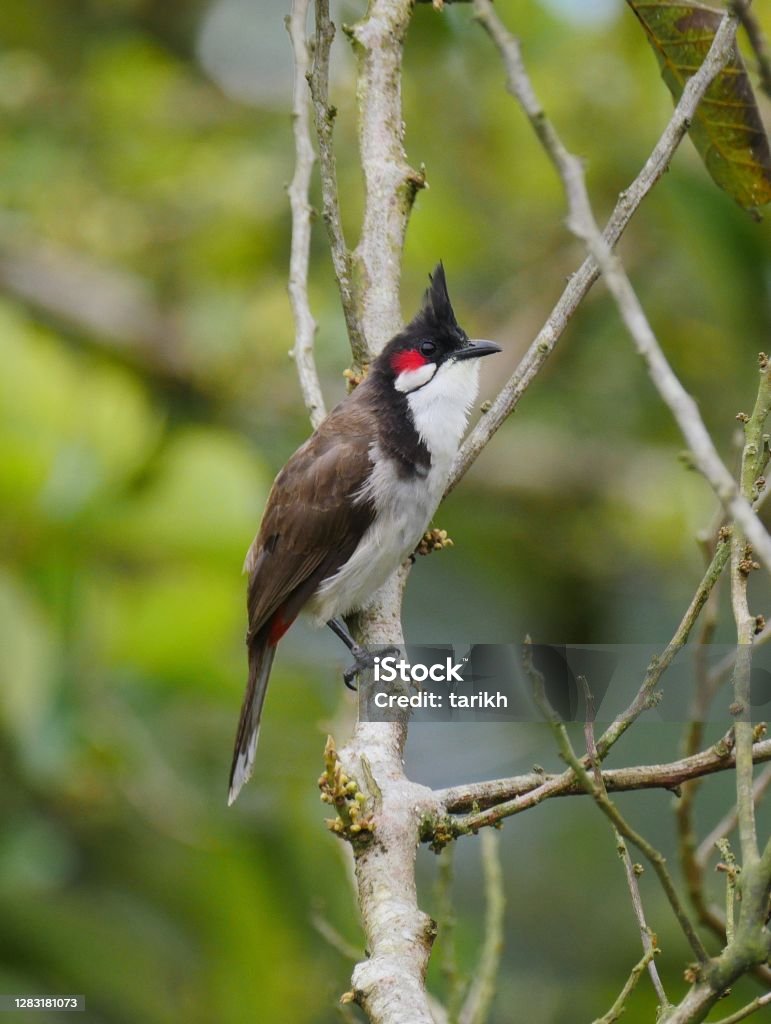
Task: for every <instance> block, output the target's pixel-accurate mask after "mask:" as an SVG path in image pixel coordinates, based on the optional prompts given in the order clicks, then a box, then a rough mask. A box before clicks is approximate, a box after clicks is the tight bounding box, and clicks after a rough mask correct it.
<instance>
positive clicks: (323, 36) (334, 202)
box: [307, 0, 369, 366]
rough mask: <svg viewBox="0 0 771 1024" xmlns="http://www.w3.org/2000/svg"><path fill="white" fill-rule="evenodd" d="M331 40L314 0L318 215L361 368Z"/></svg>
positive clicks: (322, 8)
mask: <svg viewBox="0 0 771 1024" xmlns="http://www.w3.org/2000/svg"><path fill="white" fill-rule="evenodd" d="M334 37H335V26H334V25H333V24H332V22H331V21H330V19H329V0H316V38H315V43H314V47H313V63H312V67H311V71H310V74H309V75H308V76H307V77H308V84H309V86H310V91H311V97H312V99H313V113H314V120H315V124H316V137H317V139H318V144H319V169H320V171H321V202H322V211H323V218H324V223H325V224H326V227H327V236H328V238H329V249H330V253H331V255H332V266H333V267H334V270H335V277H336V278H337V284H338V288H339V290H340V302H341V304H342V307H343V316H344V317H345V326H346V328H347V330H348V340H349V342H350V345H351V352H352V353H353V358H354V362H355V363H356V364H357V365H358V366H363V365H364V364H365V363H368V362H369V352H368V350H367V341H366V338H365V337H364V333H363V331H362V327H361V323H360V320H359V315H358V299H357V294H356V289H355V287H354V283H353V278H352V267H351V254H350V252H349V251H348V247H347V245H346V244H345V235H344V233H343V222H342V219H341V216H340V200H339V196H338V190H337V162H336V160H335V150H334V146H333V143H332V128H333V125H334V122H335V117H336V116H337V110H336V108H335V107H333V106H330V103H329V51H330V49H331V46H332V40H333V39H334Z"/></svg>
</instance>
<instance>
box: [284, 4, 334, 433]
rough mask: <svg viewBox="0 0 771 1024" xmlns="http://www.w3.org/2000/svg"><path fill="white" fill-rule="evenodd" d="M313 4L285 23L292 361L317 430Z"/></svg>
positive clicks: (295, 7) (320, 401) (320, 403)
mask: <svg viewBox="0 0 771 1024" xmlns="http://www.w3.org/2000/svg"><path fill="white" fill-rule="evenodd" d="M309 4H310V0H293V2H292V13H291V14H290V15H289V16H288V18H287V19H286V27H287V30H288V32H289V39H290V41H291V43H292V53H293V55H294V85H293V90H292V126H293V131H294V145H295V167H294V176H293V177H292V181H291V184H290V185H289V188H288V190H287V191H288V193H289V204H290V207H291V210H292V246H291V252H290V257H289V300H290V302H291V304H292V315H293V316H294V322H295V343H294V348H293V349H292V357H293V358H294V361H295V364H296V366H297V377H298V379H299V381H300V390H301V391H302V395H303V401H304V402H305V408H306V409H307V410H308V415H309V417H310V421H311V426H313V428H314V429H315V428H316V427H317V426H318V425H319V423H321V421H322V420H323V419H324V417H325V416H326V409H325V407H324V396H323V395H322V393H321V385H320V384H319V377H318V373H317V372H316V361H315V359H314V356H313V343H314V340H315V337H316V321H315V320H314V319H313V316H312V314H311V310H310V305H309V303H308V261H309V257H310V249H311V214H312V210H311V206H310V203H309V201H308V193H309V190H310V184H311V174H312V172H313V164H314V161H315V156H314V153H313V146H312V145H311V138H310V116H309V110H308V84H307V82H306V75H307V73H308V59H309V58H308V38H307V28H306V25H307V21H308V7H309Z"/></svg>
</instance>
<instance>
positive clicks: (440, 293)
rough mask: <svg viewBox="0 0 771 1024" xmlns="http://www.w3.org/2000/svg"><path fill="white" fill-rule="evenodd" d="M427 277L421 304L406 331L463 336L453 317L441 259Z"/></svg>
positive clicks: (453, 313)
mask: <svg viewBox="0 0 771 1024" xmlns="http://www.w3.org/2000/svg"><path fill="white" fill-rule="evenodd" d="M428 278H429V281H430V282H431V284H430V286H429V287H428V288H427V289H426V293H425V295H424V296H423V305H422V306H421V308H420V310H419V311H418V313H417V314H416V315H415V316H414V317H413V319H412V320H411V321H410V323H409V324H408V325H407V328H406V331H407V332H409V333H410V334H412V333H418V334H423V333H425V334H429V335H436V334H440V335H441V334H449V335H450V336H459V337H462V338H465V334H464V332H463V331H462V330H461V328H460V327H459V326H458V321H457V320H456V319H455V312H454V310H453V308H452V303H451V302H450V295H449V293H448V291H447V278H446V277H445V273H444V266H443V265H442V262H441V260H440V261H439V263H437V265H436V267H435V268H434V272H433V274H429V275H428Z"/></svg>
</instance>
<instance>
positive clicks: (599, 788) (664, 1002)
mask: <svg viewBox="0 0 771 1024" xmlns="http://www.w3.org/2000/svg"><path fill="white" fill-rule="evenodd" d="M579 681H580V683H581V685H582V687H583V689H584V698H585V700H586V705H587V721H586V723H585V726H584V735H585V737H586V741H587V755H588V757H589V763H590V764H591V766H592V769H593V772H594V787H593V788H594V791H595V792H597V793H604V794H605V797H607V790H606V788H605V783H604V781H603V778H602V768H601V766H600V759H599V757H598V755H597V743H596V742H595V738H594V717H595V705H594V696H593V695H592V691H591V690H590V688H589V683H588V682H587V680H586V678H585V677H584V676H579ZM613 831H614V835H615V849H616V851H617V853H618V856H619V857H620V858H622V862H623V864H624V870H625V873H626V876H627V886H628V887H629V892H630V896H631V897H632V908H633V909H634V911H635V918H636V919H637V924H638V927H639V929H640V938H641V940H642V946H643V961H644V962H646V964H647V968H648V974H649V975H650V980H651V983H652V984H653V988H654V989H655V992H656V995H657V996H658V1006H659V1015H660V1013H661V1010H663V1008H666V1007H669V1006H670V1000H669V999H668V997H667V992H666V991H665V989H663V985H662V984H661V979H660V978H659V976H658V970H657V968H656V965H655V963H654V961H653V956H654V954H655V952H656V943H655V940H654V938H653V934H652V932H651V930H650V929H649V928H648V923H647V921H646V920H645V910H644V908H643V905H642V896H641V895H640V885H639V883H638V873H639V872H640V871H642V868H641V867H640V868H639V870H638V865H635V864H633V863H632V857H631V856H630V853H629V849H628V848H627V844H626V843H625V842H624V837H623V836H622V834H620V833H619V831H618V829H617V828H614V829H613ZM643 961H641V962H640V963H643ZM636 970H637V968H635V969H633V972H632V976H634V972H635V971H636ZM632 976H630V981H631V980H632ZM632 987H634V986H632ZM632 987H630V989H629V992H631V991H632ZM629 992H628V993H627V994H629ZM616 1005H617V1000H616V1004H614V1006H616ZM620 1006H622V1007H623V1006H624V1002H622V1004H620ZM612 1012H613V1008H612V1007H611V1010H610V1011H609V1013H611V1014H612ZM612 1019H615V1018H612Z"/></svg>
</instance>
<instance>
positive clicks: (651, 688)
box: [597, 536, 731, 759]
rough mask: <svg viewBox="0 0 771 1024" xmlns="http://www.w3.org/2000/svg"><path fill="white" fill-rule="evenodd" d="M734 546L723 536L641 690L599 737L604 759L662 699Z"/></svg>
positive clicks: (598, 745) (648, 671)
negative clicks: (661, 689)
mask: <svg viewBox="0 0 771 1024" xmlns="http://www.w3.org/2000/svg"><path fill="white" fill-rule="evenodd" d="M730 553H731V547H730V544H729V543H728V540H727V538H726V537H725V536H723V537H721V538H719V540H718V544H717V547H716V549H715V554H714V555H713V556H712V561H711V562H710V564H709V565H708V566H707V569H706V572H705V573H704V576H703V577H702V579H701V582H700V583H699V586H698V587H697V588H696V592H695V593H694V595H693V597H692V598H691V603H690V604H689V605H688V608H687V609H686V611H685V614H684V615H683V617H682V619H681V620H680V623H679V625H678V627H677V629H676V630H675V632H674V634H673V636H672V639H671V640H670V641H669V643H668V644H667V646H666V648H665V649H664V650H663V651H662V653H661V654H660V655H659V656H658V657H656V658H654V659H653V661H651V663H650V665H649V666H648V668H647V670H646V673H645V678H644V679H643V682H642V685H641V686H640V689H639V690H638V691H637V694H636V695H635V697H634V699H633V700H632V702H631V704H630V705H629V706H628V707H627V708H626V709H625V710H624V711H622V712H621V713H620V714H619V715H617V716H616V718H615V719H614V720H613V721H612V722H611V723H610V725H609V726H608V728H607V729H606V730H605V731H604V733H603V734H602V736H601V737H600V738H599V740H598V741H597V749H598V752H599V755H600V759H604V758H605V757H606V756H607V754H608V751H609V750H610V748H611V747H612V746H613V744H614V743H616V742H617V741H618V740H619V739H620V738H621V736H622V735H623V734H624V733H625V732H626V730H627V729H628V728H629V726H630V725H632V723H633V722H634V721H635V720H636V719H637V718H638V717H639V716H640V715H641V714H642V712H643V711H646V710H648V709H649V708H651V707H654V706H655V705H656V703H657V701H658V697H657V695H656V687H657V686H658V684H659V681H660V680H661V677H662V676H663V674H664V673H665V672H666V670H667V669H668V668H669V666H670V665H671V664H672V661H673V660H674V658H675V655H677V653H678V652H679V651H680V650H681V649H682V648H683V647H684V646H685V644H686V642H687V640H688V637H689V636H690V635H691V631H692V629H693V627H694V625H695V624H696V620H697V619H698V617H699V613H700V612H701V610H702V608H703V607H704V605H705V604H706V602H707V599H708V598H709V595H710V594H711V592H712V588H713V587H714V586H715V584H716V583H717V581H718V580H719V579H720V575H721V573H722V572H723V569H724V568H725V566H726V565H727V564H728V560H729V557H730Z"/></svg>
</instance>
